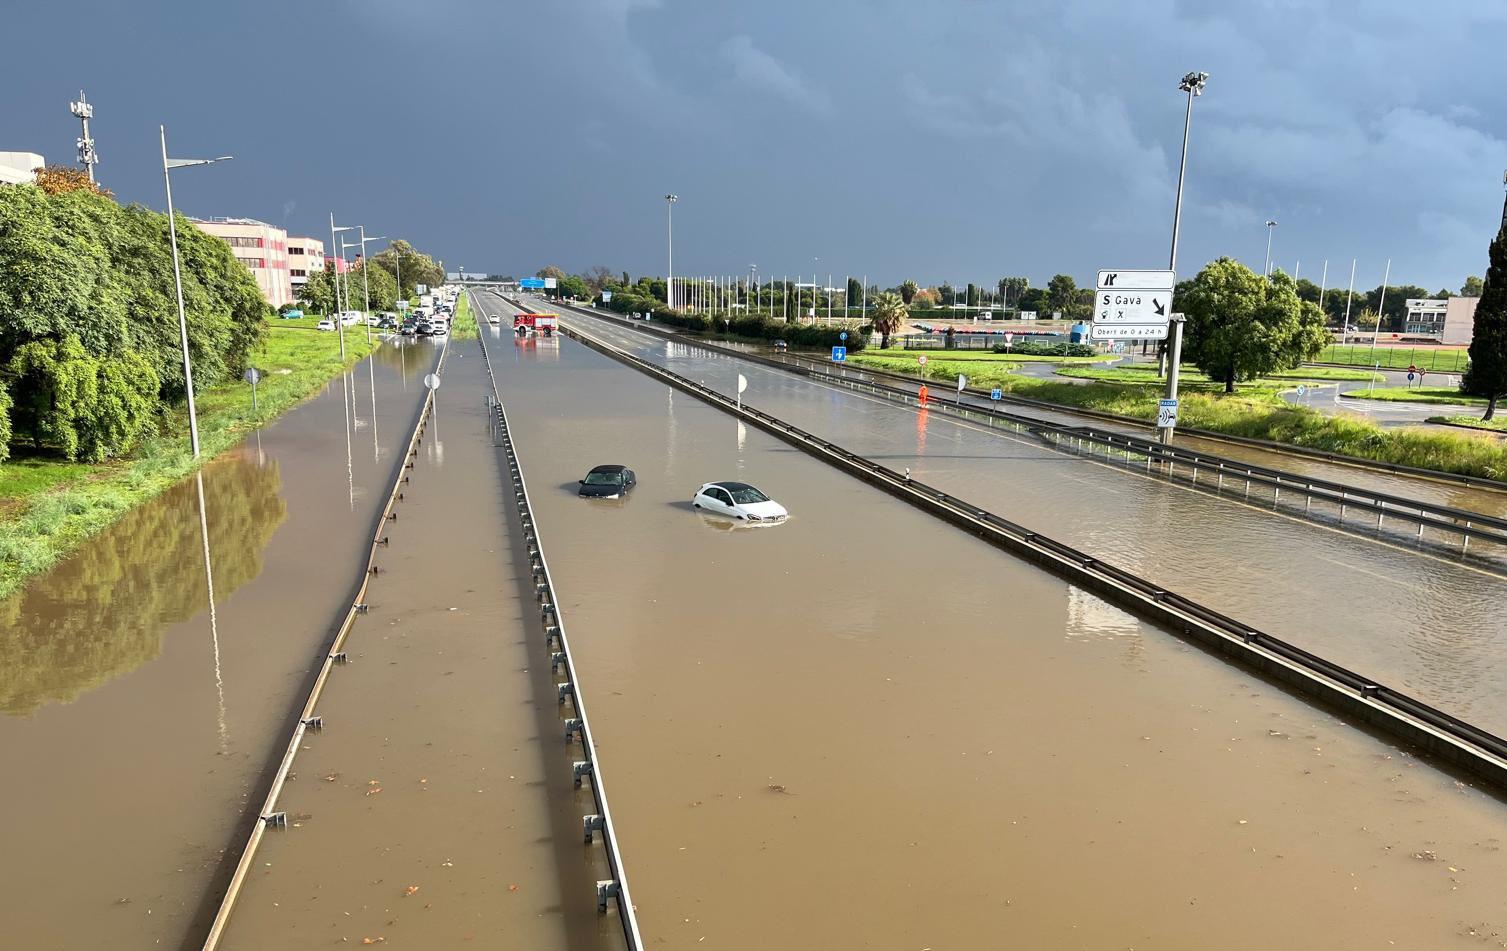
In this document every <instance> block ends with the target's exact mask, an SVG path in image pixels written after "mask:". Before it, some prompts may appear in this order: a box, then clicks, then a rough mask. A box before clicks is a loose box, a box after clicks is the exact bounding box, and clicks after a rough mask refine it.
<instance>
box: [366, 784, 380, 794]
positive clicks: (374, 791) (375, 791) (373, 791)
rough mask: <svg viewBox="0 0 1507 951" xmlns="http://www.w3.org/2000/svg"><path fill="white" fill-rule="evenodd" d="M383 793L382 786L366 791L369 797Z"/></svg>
mask: <svg viewBox="0 0 1507 951" xmlns="http://www.w3.org/2000/svg"><path fill="white" fill-rule="evenodd" d="M381 791H382V787H381V786H373V787H372V788H370V789H368V790H367V791H366V794H367V795H368V796H375V795H376V794H377V793H379V792H381Z"/></svg>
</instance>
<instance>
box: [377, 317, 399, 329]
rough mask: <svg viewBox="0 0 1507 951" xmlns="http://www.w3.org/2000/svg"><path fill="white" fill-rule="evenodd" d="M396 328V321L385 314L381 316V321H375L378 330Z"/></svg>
mask: <svg viewBox="0 0 1507 951" xmlns="http://www.w3.org/2000/svg"><path fill="white" fill-rule="evenodd" d="M397 327H398V322H397V321H396V320H393V319H392V318H391V317H388V316H387V315H386V314H383V315H382V317H381V319H379V320H378V321H377V329H378V330H396V329H397Z"/></svg>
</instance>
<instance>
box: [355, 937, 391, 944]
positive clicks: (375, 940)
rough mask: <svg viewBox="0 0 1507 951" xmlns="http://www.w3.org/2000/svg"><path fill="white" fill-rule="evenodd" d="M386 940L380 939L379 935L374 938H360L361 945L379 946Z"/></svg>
mask: <svg viewBox="0 0 1507 951" xmlns="http://www.w3.org/2000/svg"><path fill="white" fill-rule="evenodd" d="M386 940H387V939H386V938H384V937H382V936H381V935H378V936H377V937H375V938H362V939H361V943H362V944H381V943H382V942H384V941H386Z"/></svg>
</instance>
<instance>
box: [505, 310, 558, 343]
mask: <svg viewBox="0 0 1507 951" xmlns="http://www.w3.org/2000/svg"><path fill="white" fill-rule="evenodd" d="M559 325H560V316H559V315H558V314H547V313H538V314H519V315H518V316H516V317H514V318H513V333H515V334H517V335H518V336H520V337H527V336H529V335H531V334H540V335H541V336H545V337H549V336H553V335H554V332H555V331H556V330H557V329H558V328H559Z"/></svg>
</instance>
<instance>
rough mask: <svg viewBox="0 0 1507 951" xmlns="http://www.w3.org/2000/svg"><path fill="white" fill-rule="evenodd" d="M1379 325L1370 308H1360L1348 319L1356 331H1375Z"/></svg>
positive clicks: (1374, 313)
mask: <svg viewBox="0 0 1507 951" xmlns="http://www.w3.org/2000/svg"><path fill="white" fill-rule="evenodd" d="M1380 323H1381V321H1379V320H1378V319H1377V317H1376V311H1374V310H1372V309H1371V308H1370V307H1362V308H1361V309H1360V311H1359V312H1358V313H1356V314H1354V315H1353V316H1352V317H1351V318H1350V324H1351V326H1353V327H1354V328H1355V329H1356V330H1375V329H1376V328H1377V326H1378V325H1379V324H1380Z"/></svg>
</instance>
